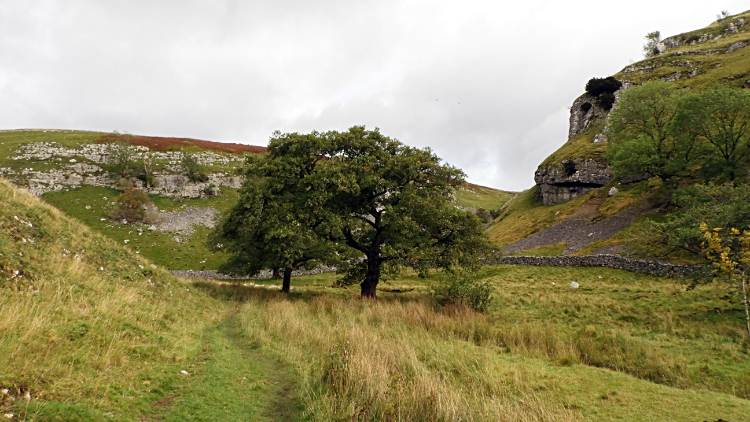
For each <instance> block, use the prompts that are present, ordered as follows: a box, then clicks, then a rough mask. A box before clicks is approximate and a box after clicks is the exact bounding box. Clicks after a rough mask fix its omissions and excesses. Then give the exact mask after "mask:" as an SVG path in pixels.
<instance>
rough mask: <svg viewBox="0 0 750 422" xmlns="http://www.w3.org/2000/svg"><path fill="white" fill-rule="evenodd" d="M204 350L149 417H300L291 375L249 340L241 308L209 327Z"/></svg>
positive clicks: (158, 418)
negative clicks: (244, 333) (241, 323)
mask: <svg viewBox="0 0 750 422" xmlns="http://www.w3.org/2000/svg"><path fill="white" fill-rule="evenodd" d="M204 342H205V345H204V348H203V351H202V353H200V354H199V355H198V356H196V357H195V359H194V362H193V363H192V364H190V365H188V367H187V368H186V370H187V371H189V374H190V375H185V376H186V377H187V376H189V377H190V381H189V382H187V383H185V384H184V385H182V386H181V387H179V388H177V389H176V391H175V392H174V393H175V396H174V397H167V398H165V399H164V400H162V402H161V403H159V404H158V405H157V408H158V409H157V411H156V412H155V414H153V415H152V418H151V419H149V420H154V421H163V422H172V421H174V422H178V421H216V420H222V421H238V422H239V421H295V420H301V419H300V416H299V415H300V414H301V411H302V409H301V406H300V404H299V400H298V399H297V397H296V389H295V385H294V382H293V378H292V376H291V374H290V373H289V372H288V370H287V369H286V368H284V367H283V365H282V364H281V363H279V362H278V361H277V360H275V359H273V358H272V357H270V356H268V355H266V354H264V353H263V352H262V351H260V350H259V345H258V344H256V343H252V342H247V341H246V340H244V339H243V337H242V335H241V333H240V332H239V324H238V321H237V317H236V311H231V312H230V314H229V315H228V316H227V317H226V318H224V320H223V321H221V323H220V324H219V325H218V326H214V327H210V328H207V329H206V332H205V334H204Z"/></svg>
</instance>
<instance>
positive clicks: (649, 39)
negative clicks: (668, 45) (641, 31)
mask: <svg viewBox="0 0 750 422" xmlns="http://www.w3.org/2000/svg"><path fill="white" fill-rule="evenodd" d="M660 42H661V32H659V31H654V32H649V33H648V34H646V43H645V44H643V56H644V57H646V58H649V57H653V56H655V55H657V54H659V43H660Z"/></svg>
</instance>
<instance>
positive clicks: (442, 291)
mask: <svg viewBox="0 0 750 422" xmlns="http://www.w3.org/2000/svg"><path fill="white" fill-rule="evenodd" d="M494 291H495V288H494V286H493V285H492V283H490V282H489V281H488V280H486V279H484V280H483V279H481V278H480V277H477V276H476V275H473V274H468V273H446V274H443V275H442V276H438V277H437V279H436V281H435V282H434V283H433V285H432V290H431V291H430V293H431V294H432V295H433V296H434V297H436V298H438V299H439V300H441V301H443V302H449V303H460V304H463V305H465V306H468V307H469V308H471V309H473V310H475V311H477V312H485V311H486V310H487V308H489V306H490V304H491V303H492V293H493V292H494Z"/></svg>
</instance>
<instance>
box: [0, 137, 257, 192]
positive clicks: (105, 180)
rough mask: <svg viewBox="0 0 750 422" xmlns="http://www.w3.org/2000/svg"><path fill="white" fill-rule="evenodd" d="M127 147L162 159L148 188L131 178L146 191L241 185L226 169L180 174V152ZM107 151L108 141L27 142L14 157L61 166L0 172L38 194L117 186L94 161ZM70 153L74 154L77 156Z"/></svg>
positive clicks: (219, 158) (215, 160)
mask: <svg viewBox="0 0 750 422" xmlns="http://www.w3.org/2000/svg"><path fill="white" fill-rule="evenodd" d="M128 148H130V149H131V150H132V152H133V154H134V156H135V157H137V158H138V159H144V158H146V157H147V156H148V157H150V158H151V159H152V160H161V161H162V162H164V163H165V166H164V171H162V172H155V173H154V179H155V183H154V185H153V186H151V187H150V188H148V189H147V188H146V186H144V184H143V182H142V181H140V180H132V182H133V183H134V185H135V186H136V187H139V188H142V189H144V190H146V191H147V192H149V193H154V194H158V195H162V196H166V197H172V198H200V197H205V196H212V195H216V194H218V192H219V187H221V186H226V187H230V188H234V189H238V188H239V187H241V186H242V177H239V176H232V175H229V174H227V173H213V174H209V175H208V181H206V182H197V183H194V182H190V180H189V179H188V178H187V177H186V176H184V175H182V174H179V173H181V167H180V165H179V162H180V160H181V159H182V154H181V153H180V152H177V151H166V152H163V151H150V150H149V149H148V148H146V147H142V146H129V147H128ZM110 155H111V149H110V147H109V145H107V144H84V145H82V146H81V147H80V148H77V149H76V148H66V147H64V146H62V145H60V144H57V143H54V142H36V143H30V144H25V145H22V146H21V147H20V148H19V149H18V150H17V152H16V156H14V157H13V159H14V160H25V161H29V162H30V164H31V165H33V163H35V162H39V161H42V162H48V163H55V164H56V165H58V166H59V167H60V168H59V169H50V170H35V169H34V168H24V169H22V170H20V171H14V170H12V169H10V168H0V175H2V176H4V177H7V178H8V179H10V180H12V181H13V182H14V183H16V184H18V185H19V186H22V187H25V188H27V189H28V190H29V191H30V192H31V193H33V194H34V195H37V196H41V195H43V194H44V193H46V192H54V191H61V190H66V189H71V188H76V187H79V186H82V185H90V186H104V187H113V188H116V187H117V184H118V180H117V179H116V178H113V177H111V176H110V175H109V174H108V173H107V172H105V171H104V169H103V168H101V167H100V166H98V165H96V164H107V163H108V162H109V161H110ZM72 157H77V159H76V158H72ZM194 157H195V159H196V161H197V162H198V163H199V164H202V165H215V164H219V165H226V164H228V163H229V162H230V161H242V160H243V159H244V158H243V157H241V156H237V157H227V156H225V155H221V154H216V153H213V152H200V153H196V154H194ZM81 161H84V162H81ZM94 163H96V164H94ZM174 173H178V174H174Z"/></svg>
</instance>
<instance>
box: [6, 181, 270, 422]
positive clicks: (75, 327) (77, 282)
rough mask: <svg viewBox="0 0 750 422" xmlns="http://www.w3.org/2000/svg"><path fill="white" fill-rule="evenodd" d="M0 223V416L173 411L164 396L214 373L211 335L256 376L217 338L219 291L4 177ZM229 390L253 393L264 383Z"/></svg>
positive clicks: (87, 417) (257, 376)
mask: <svg viewBox="0 0 750 422" xmlns="http://www.w3.org/2000/svg"><path fill="white" fill-rule="evenodd" d="M0 226H2V227H1V229H0V368H2V370H0V413H2V414H5V415H11V414H12V415H13V416H11V417H10V419H12V420H17V419H18V420H39V421H76V420H78V421H101V420H112V421H138V420H145V419H148V420H160V419H161V418H162V417H164V418H165V419H164V420H184V419H181V418H179V417H177V418H173V417H171V416H169V415H170V413H171V411H172V410H173V408H172V407H170V406H167V404H168V403H171V402H172V401H173V400H178V401H179V400H180V397H182V396H185V395H196V396H198V395H200V394H204V393H205V392H204V391H202V389H203V388H204V387H201V385H200V384H198V385H194V383H195V382H199V380H201V381H200V382H203V381H202V380H204V378H205V377H209V378H210V376H212V375H215V374H213V372H220V371H219V369H217V368H213V366H212V365H214V358H213V357H211V356H207V355H206V353H208V352H211V350H213V349H214V348H217V347H218V346H217V344H222V346H221V347H220V350H221V351H222V353H224V354H226V355H228V358H227V362H232V361H236V362H235V369H237V370H238V371H244V373H246V374H247V377H248V379H250V381H249V382H266V381H265V375H264V372H263V370H261V369H259V368H258V367H257V364H254V363H253V362H254V360H251V358H248V357H247V352H246V351H242V350H237V347H236V346H234V347H233V348H226V347H224V346H223V343H226V342H229V340H228V339H231V338H232V336H231V333H230V332H228V331H227V328H226V327H220V328H217V325H218V324H219V322H220V321H221V319H222V318H225V316H226V314H227V307H226V305H225V304H224V303H223V302H219V301H216V300H212V299H210V298H208V297H206V296H205V295H203V294H202V293H200V292H196V290H195V289H194V288H191V286H189V285H185V284H183V283H181V282H180V281H178V280H177V279H175V278H174V277H172V276H170V275H169V274H168V273H166V272H164V271H163V270H161V269H154V268H153V267H152V266H151V265H152V264H151V263H150V262H149V261H147V260H145V259H143V258H142V257H141V256H140V255H138V254H135V253H133V252H134V251H133V250H132V249H127V248H125V247H123V246H121V245H118V244H117V243H116V242H114V241H112V240H111V239H109V238H106V237H104V236H102V235H100V234H98V233H96V232H95V231H93V230H91V229H89V228H88V227H86V226H85V225H84V224H82V223H80V222H78V221H76V220H73V219H70V218H68V217H67V216H65V215H64V214H63V213H62V212H60V211H58V210H56V209H54V208H52V207H50V206H49V205H46V204H44V203H42V202H40V201H39V200H38V199H37V198H34V197H32V196H31V195H29V194H28V193H24V192H21V191H18V190H17V189H15V188H13V187H11V186H10V185H9V184H8V183H6V182H4V181H0ZM230 343H231V342H230ZM224 349H227V350H224ZM198 362H200V363H202V364H203V365H196V364H197V363H198ZM227 362H222V365H226V364H227ZM243 362H244V363H243ZM183 370H184V371H187V372H188V373H189V374H190V375H184V374H182V373H181V371H183ZM212 371H213V372H212ZM231 376H234V374H232V375H231ZM230 387H233V386H232V385H231V384H230V385H228V386H221V388H219V389H218V390H217V391H215V392H213V393H211V394H221V393H222V392H223V393H227V392H231V391H230V390H231V388H230ZM6 390H7V391H6ZM206 390H207V388H206ZM239 394H240V395H239V396H238V397H240V398H244V399H247V400H249V401H250V402H252V400H260V399H262V398H264V397H266V395H268V394H270V389H269V388H266V387H263V388H260V389H255V390H252V389H251V390H243V391H242V392H240V393H239ZM24 396H26V397H27V398H28V400H26V399H24ZM203 407H204V408H205V409H204V410H203V411H207V410H206V409H211V407H210V406H207V405H205V404H204V405H203ZM218 407H220V408H221V407H223V405H222V406H218ZM245 407H247V406H245ZM197 410H200V409H197ZM213 410H216V409H213ZM261 410H262V409H260V407H259V406H249V407H247V408H246V409H245V410H243V411H242V412H239V413H238V417H240V416H242V417H245V418H246V419H243V420H247V419H253V418H256V417H259V415H260V414H261ZM6 417H7V416H6ZM224 420H230V419H224ZM253 420H258V419H253Z"/></svg>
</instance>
